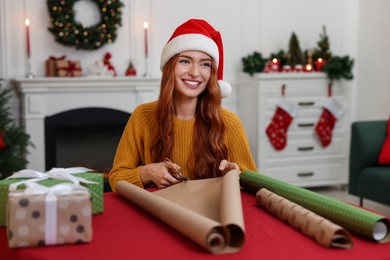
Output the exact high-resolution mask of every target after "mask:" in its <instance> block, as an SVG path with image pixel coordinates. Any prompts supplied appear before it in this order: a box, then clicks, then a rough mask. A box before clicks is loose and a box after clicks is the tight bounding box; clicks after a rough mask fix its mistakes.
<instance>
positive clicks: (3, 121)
mask: <svg viewBox="0 0 390 260" xmlns="http://www.w3.org/2000/svg"><path fill="white" fill-rule="evenodd" d="M1 86H2V85H1V82H0V179H3V178H6V177H8V176H9V175H11V174H12V173H14V172H15V171H18V170H21V169H24V168H26V165H27V160H26V158H25V155H26V154H27V147H28V146H29V145H31V146H32V144H31V143H30V136H29V135H28V134H27V133H25V131H24V129H23V128H22V127H19V126H17V125H16V124H15V122H14V121H13V120H12V118H11V113H10V111H9V107H8V101H9V99H10V98H11V91H12V89H10V88H7V89H3V88H2V87H1Z"/></svg>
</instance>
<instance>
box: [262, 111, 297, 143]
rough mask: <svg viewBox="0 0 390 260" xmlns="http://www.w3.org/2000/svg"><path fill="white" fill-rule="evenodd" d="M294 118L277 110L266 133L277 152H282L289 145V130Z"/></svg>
mask: <svg viewBox="0 0 390 260" xmlns="http://www.w3.org/2000/svg"><path fill="white" fill-rule="evenodd" d="M292 120H293V117H292V116H290V114H289V113H287V112H286V111H284V110H283V109H281V108H280V107H277V108H276V112H275V114H274V116H273V117H272V120H271V122H270V124H269V125H268V127H267V130H266V133H267V136H268V138H269V140H270V142H271V144H272V145H273V146H274V148H275V149H276V150H282V149H283V148H284V147H285V146H286V144H287V129H288V127H289V126H290V124H291V122H292Z"/></svg>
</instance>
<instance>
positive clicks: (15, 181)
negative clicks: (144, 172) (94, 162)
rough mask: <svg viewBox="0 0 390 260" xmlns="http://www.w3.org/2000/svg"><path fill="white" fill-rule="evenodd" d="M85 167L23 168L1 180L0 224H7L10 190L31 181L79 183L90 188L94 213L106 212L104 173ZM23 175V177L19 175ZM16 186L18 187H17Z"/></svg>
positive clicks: (44, 183) (45, 183)
mask: <svg viewBox="0 0 390 260" xmlns="http://www.w3.org/2000/svg"><path fill="white" fill-rule="evenodd" d="M89 170H90V169H88V168H84V167H72V168H53V169H51V170H50V171H48V172H46V173H43V172H39V171H34V170H29V169H26V170H21V171H19V172H16V173H14V174H13V175H12V176H10V177H8V178H6V179H4V180H1V181H0V226H5V225H6V210H7V199H8V193H9V191H10V190H15V189H16V187H17V188H18V189H24V188H25V187H26V182H27V184H28V183H29V182H37V183H39V184H41V185H43V186H46V187H52V186H54V185H56V184H60V183H79V184H80V185H82V186H84V187H86V188H88V190H89V192H90V194H91V200H92V213H93V215H97V214H100V213H103V212H104V201H103V192H104V180H103V174H102V173H94V172H87V171H89ZM19 176H23V177H19ZM15 186H16V187H15Z"/></svg>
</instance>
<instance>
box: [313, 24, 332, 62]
mask: <svg viewBox="0 0 390 260" xmlns="http://www.w3.org/2000/svg"><path fill="white" fill-rule="evenodd" d="M322 31H323V34H320V40H319V41H318V42H317V46H318V48H316V49H314V53H313V59H314V60H317V59H318V58H322V59H324V60H325V61H328V60H329V59H330V57H331V56H332V53H331V52H330V50H329V48H330V44H329V39H328V35H326V28H325V26H323V27H322Z"/></svg>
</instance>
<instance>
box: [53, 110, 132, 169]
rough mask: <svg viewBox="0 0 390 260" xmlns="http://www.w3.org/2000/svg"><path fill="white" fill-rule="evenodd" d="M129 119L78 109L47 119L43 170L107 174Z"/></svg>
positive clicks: (115, 112) (116, 113)
mask: <svg viewBox="0 0 390 260" xmlns="http://www.w3.org/2000/svg"><path fill="white" fill-rule="evenodd" d="M129 116H130V114H129V113H126V112H123V111H119V110H114V109H107V108H80V109H73V110H69V111H65V112H62V113H58V114H55V115H52V116H48V117H46V118H45V161H46V170H49V169H51V168H53V167H63V168H67V167H73V166H78V165H82V166H84V167H87V168H91V169H94V170H95V171H97V172H102V173H107V172H109V171H110V169H111V166H112V161H113V158H114V155H115V151H116V147H117V145H118V142H119V139H120V137H121V135H122V132H123V129H124V127H125V125H126V123H127V120H128V118H129Z"/></svg>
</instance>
